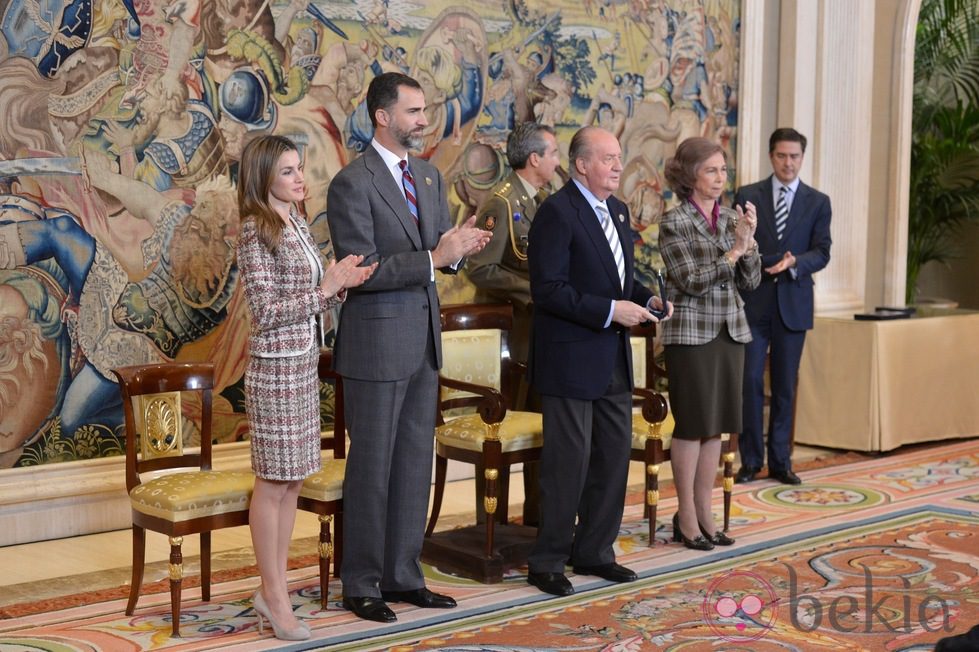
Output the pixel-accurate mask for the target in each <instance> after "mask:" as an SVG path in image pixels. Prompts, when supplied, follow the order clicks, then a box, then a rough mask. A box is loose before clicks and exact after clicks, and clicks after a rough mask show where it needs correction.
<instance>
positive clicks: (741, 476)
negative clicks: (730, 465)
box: [734, 466, 761, 484]
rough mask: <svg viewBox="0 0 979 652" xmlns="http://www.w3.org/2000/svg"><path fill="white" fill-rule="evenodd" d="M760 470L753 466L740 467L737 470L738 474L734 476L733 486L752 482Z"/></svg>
mask: <svg viewBox="0 0 979 652" xmlns="http://www.w3.org/2000/svg"><path fill="white" fill-rule="evenodd" d="M759 471H761V469H759V468H756V467H754V466H742V467H741V468H740V469H738V472H737V473H736V474H735V475H734V484H744V483H746V482H752V481H754V479H755V476H756V475H758V472H759Z"/></svg>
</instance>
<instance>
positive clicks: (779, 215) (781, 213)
mask: <svg viewBox="0 0 979 652" xmlns="http://www.w3.org/2000/svg"><path fill="white" fill-rule="evenodd" d="M786 190H788V188H786V187H785V186H782V187H781V188H779V189H778V201H777V202H775V233H776V234H777V235H778V239H779V240H781V239H782V234H783V233H785V225H786V224H788V223H789V205H788V204H786V203H785V191H786Z"/></svg>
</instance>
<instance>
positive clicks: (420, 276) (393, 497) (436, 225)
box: [327, 73, 491, 622]
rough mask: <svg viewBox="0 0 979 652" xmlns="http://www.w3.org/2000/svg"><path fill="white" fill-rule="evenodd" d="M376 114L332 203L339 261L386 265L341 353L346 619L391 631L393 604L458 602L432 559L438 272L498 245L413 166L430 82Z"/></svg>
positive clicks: (389, 86)
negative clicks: (460, 216) (430, 573)
mask: <svg viewBox="0 0 979 652" xmlns="http://www.w3.org/2000/svg"><path fill="white" fill-rule="evenodd" d="M367 111H368V113H369V114H370V118H371V122H372V123H373V125H374V139H373V140H372V141H371V145H370V147H368V148H367V151H366V152H365V153H364V154H363V155H362V156H361V157H359V158H358V159H356V160H355V161H353V162H352V163H350V164H349V165H347V166H346V167H345V168H343V169H342V170H341V171H340V172H339V173H338V174H337V176H336V177H335V178H334V179H333V181H332V182H331V183H330V190H329V193H328V196H327V216H328V218H327V219H328V222H329V225H330V233H331V235H332V238H333V250H334V252H335V253H336V256H337V258H344V257H345V256H347V255H348V252H351V251H357V252H360V253H362V254H364V264H365V265H369V264H371V263H374V262H376V263H377V264H378V266H377V270H376V271H375V273H374V275H373V277H372V278H371V282H370V283H365V284H364V285H362V286H361V287H359V288H357V289H356V290H355V291H353V290H351V291H348V295H347V299H346V302H345V303H344V304H343V308H342V310H341V313H340V323H339V327H338V330H337V339H336V346H335V352H334V355H335V367H336V370H337V371H338V372H339V373H340V375H341V376H343V382H344V389H345V400H344V408H345V410H346V417H347V425H348V428H349V434H350V451H349V453H348V455H347V470H346V476H345V480H344V485H343V503H344V505H343V507H344V509H343V524H344V527H343V549H344V557H343V566H342V568H341V572H340V578H341V580H342V581H343V596H344V597H343V605H344V607H345V608H347V609H349V610H351V611H353V612H354V613H355V614H357V616H359V617H361V618H364V619H367V620H374V621H377V622H392V621H394V620H396V619H397V618H396V616H395V614H394V612H393V611H391V609H390V608H388V606H387V604H386V602H409V603H411V604H414V605H417V606H420V607H436V608H450V607H454V606H455V604H456V603H455V601H454V600H453V599H452V598H450V597H448V596H445V595H439V594H437V593H433V592H432V591H429V590H428V589H427V588H425V579H424V577H423V575H422V570H421V563H420V561H419V557H420V555H421V549H422V539H423V536H424V526H425V517H426V512H427V510H428V495H429V485H430V482H431V473H432V471H431V465H432V446H433V439H434V437H433V433H434V428H435V410H436V401H437V395H438V369H439V367H440V366H441V363H442V350H441V329H440V326H439V299H438V294H437V293H436V288H435V270H436V269H439V270H442V271H449V272H454V271H455V269H457V268H458V265H459V263H460V262H461V260H462V258H464V257H465V256H467V255H469V254H471V253H474V252H477V251H479V250H480V249H482V248H483V247H484V246H485V245H486V242H487V241H488V240H489V237H490V235H491V234H490V233H489V232H487V231H483V230H481V229H477V228H475V221H476V220H475V216H473V217H472V218H470V219H469V220H468V221H467V222H466V223H465V224H463V225H461V226H458V227H452V225H451V221H450V218H449V209H448V203H447V201H446V191H447V186H446V184H445V181H444V180H443V179H442V175H441V174H440V173H439V171H438V170H437V169H436V168H435V167H433V166H432V165H430V164H429V163H427V162H426V161H423V160H422V159H419V158H415V157H414V156H408V150H411V149H418V148H419V147H420V146H421V142H422V132H423V129H424V128H425V126H426V125H427V124H428V121H427V120H426V118H425V95H424V93H423V92H422V89H421V86H419V84H418V82H416V81H415V80H414V79H412V78H411V77H408V76H406V75H403V74H401V73H384V74H381V75H379V76H377V77H375V78H374V80H373V81H372V82H371V84H370V87H369V88H368V90H367Z"/></svg>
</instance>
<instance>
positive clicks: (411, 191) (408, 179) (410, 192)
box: [398, 160, 418, 224]
mask: <svg viewBox="0 0 979 652" xmlns="http://www.w3.org/2000/svg"><path fill="white" fill-rule="evenodd" d="M398 167H400V168H401V185H402V186H403V187H404V189H405V199H406V200H407V201H408V210H409V211H411V216H412V217H413V218H415V224H418V200H417V199H416V198H415V179H414V177H412V176H411V170H409V169H408V161H406V160H405V161H400V162H399V163H398Z"/></svg>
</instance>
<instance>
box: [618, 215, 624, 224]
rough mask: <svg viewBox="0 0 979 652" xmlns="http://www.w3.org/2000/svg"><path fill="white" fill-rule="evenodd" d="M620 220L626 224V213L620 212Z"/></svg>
mask: <svg viewBox="0 0 979 652" xmlns="http://www.w3.org/2000/svg"><path fill="white" fill-rule="evenodd" d="M619 222H621V223H622V224H625V215H623V214H622V213H619Z"/></svg>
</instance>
